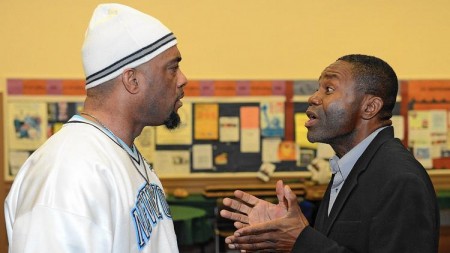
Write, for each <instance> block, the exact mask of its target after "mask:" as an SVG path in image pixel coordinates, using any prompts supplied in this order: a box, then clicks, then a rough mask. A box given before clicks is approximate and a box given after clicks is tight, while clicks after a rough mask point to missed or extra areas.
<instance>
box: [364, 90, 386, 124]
mask: <svg viewBox="0 0 450 253" xmlns="http://www.w3.org/2000/svg"><path fill="white" fill-rule="evenodd" d="M362 105H363V106H362V112H361V115H362V117H363V119H367V120H368V119H371V118H373V117H375V116H376V115H377V114H378V113H379V112H380V111H381V108H383V100H382V99H381V98H380V97H376V96H373V95H366V96H365V97H364V100H363V104H362Z"/></svg>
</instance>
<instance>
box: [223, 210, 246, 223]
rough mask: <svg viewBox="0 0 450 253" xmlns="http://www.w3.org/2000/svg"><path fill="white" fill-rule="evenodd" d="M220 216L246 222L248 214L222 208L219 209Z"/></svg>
mask: <svg viewBox="0 0 450 253" xmlns="http://www.w3.org/2000/svg"><path fill="white" fill-rule="evenodd" d="M220 216H222V217H223V218H226V219H230V220H234V221H239V222H242V223H248V216H247V215H243V214H241V213H236V212H230V211H228V210H225V209H222V210H220Z"/></svg>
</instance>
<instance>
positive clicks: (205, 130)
mask: <svg viewBox="0 0 450 253" xmlns="http://www.w3.org/2000/svg"><path fill="white" fill-rule="evenodd" d="M194 111H195V114H194V119H195V120H194V138H195V139H196V140H217V139H219V105H218V104H201V103H200V104H195V105H194Z"/></svg>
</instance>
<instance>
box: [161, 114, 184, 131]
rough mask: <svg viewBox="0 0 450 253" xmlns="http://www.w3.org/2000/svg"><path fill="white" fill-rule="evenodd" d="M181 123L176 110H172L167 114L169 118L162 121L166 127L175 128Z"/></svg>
mask: <svg viewBox="0 0 450 253" xmlns="http://www.w3.org/2000/svg"><path fill="white" fill-rule="evenodd" d="M180 123H181V120H180V115H178V113H176V112H172V113H171V114H170V116H169V118H167V119H166V121H164V125H165V126H166V128H167V129H175V128H177V127H178V126H179V125H180Z"/></svg>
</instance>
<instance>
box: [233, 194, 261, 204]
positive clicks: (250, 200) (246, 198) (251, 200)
mask: <svg viewBox="0 0 450 253" xmlns="http://www.w3.org/2000/svg"><path fill="white" fill-rule="evenodd" d="M234 196H235V197H236V198H238V199H240V200H242V201H243V202H244V203H247V204H249V205H252V206H254V205H256V204H257V203H258V202H259V200H260V199H258V198H257V197H255V196H253V195H251V194H248V193H246V192H243V191H241V190H236V191H234Z"/></svg>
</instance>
